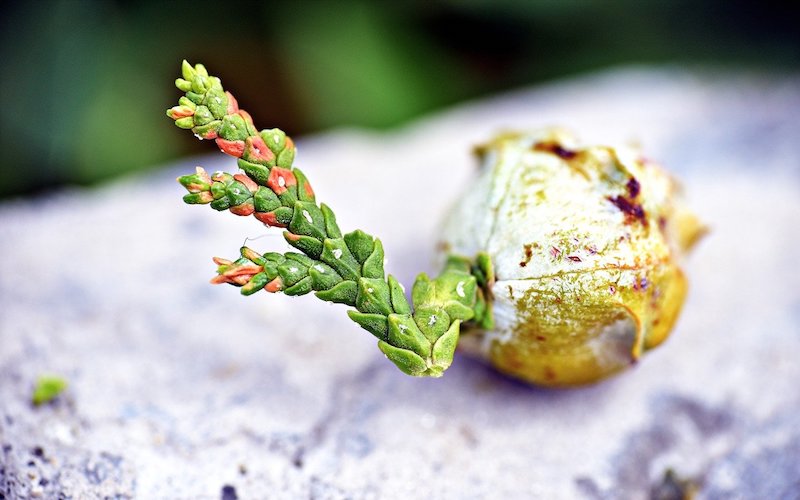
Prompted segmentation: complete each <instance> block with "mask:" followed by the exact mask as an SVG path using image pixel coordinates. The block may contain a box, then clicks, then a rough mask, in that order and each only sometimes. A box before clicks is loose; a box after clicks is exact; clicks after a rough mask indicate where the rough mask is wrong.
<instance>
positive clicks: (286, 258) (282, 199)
mask: <svg viewBox="0 0 800 500" xmlns="http://www.w3.org/2000/svg"><path fill="white" fill-rule="evenodd" d="M176 86H177V87H178V88H179V89H180V90H182V91H184V92H186V96H185V97H182V98H181V99H180V101H179V105H178V106H176V107H174V108H172V109H170V110H169V111H167V114H168V115H169V116H170V117H171V118H173V119H175V123H176V125H177V126H179V127H181V128H185V129H191V130H192V131H193V132H194V133H195V134H196V135H197V136H198V137H200V138H203V139H216V141H217V145H218V146H219V147H220V149H221V150H222V151H223V152H225V153H228V154H231V155H232V156H235V157H237V158H238V166H239V168H241V169H242V171H243V172H244V173H243V174H238V175H231V174H227V173H215V174H214V175H213V176H209V175H208V174H206V173H205V171H203V170H202V169H200V168H198V171H197V173H195V174H191V175H186V176H183V177H180V178H179V179H178V181H179V182H180V183H181V184H182V185H183V186H184V187H186V188H187V190H188V191H189V194H187V195H186V196H184V201H185V202H186V203H190V204H209V205H210V206H211V207H212V208H214V209H215V210H219V211H222V210H229V211H231V212H232V213H234V214H237V215H253V216H255V217H256V218H257V219H259V220H260V221H262V222H264V223H265V224H267V225H269V226H276V227H283V228H286V231H285V232H284V237H285V239H286V241H287V242H288V243H289V244H290V245H292V246H293V247H294V248H295V249H297V250H298V251H299V253H298V252H287V253H283V254H281V253H275V252H270V253H266V254H263V255H261V254H259V253H257V252H255V251H254V250H252V249H250V248H248V247H242V249H241V257H240V258H239V259H237V260H235V261H227V260H223V259H216V261H217V263H218V264H219V267H218V269H217V272H218V277H217V278H216V279H215V282H220V283H222V282H227V283H231V284H233V285H236V286H240V287H241V292H242V293H243V294H244V295H251V294H253V293H255V292H258V291H259V290H262V289H265V290H267V291H270V292H277V291H282V292H283V293H285V294H286V295H304V294H307V293H311V292H314V293H315V295H316V296H317V297H318V298H320V299H322V300H325V301H329V302H336V303H341V304H346V305H348V306H351V307H353V308H354V309H355V310H351V311H348V315H349V316H350V318H351V319H352V320H353V321H355V322H356V323H358V324H359V325H360V326H361V327H362V328H364V329H365V330H367V331H369V332H370V333H372V334H373V335H374V336H375V337H377V338H378V347H379V348H380V350H381V351H382V352H383V353H384V354H385V355H386V356H387V357H388V358H389V359H390V360H391V361H393V362H394V363H395V364H396V365H397V366H398V367H399V368H400V369H401V370H402V371H403V372H405V373H408V374H410V375H417V376H440V375H441V374H442V373H443V372H444V370H445V369H447V367H448V366H449V365H450V363H451V362H452V359H453V353H454V351H455V347H456V344H457V343H458V337H459V331H460V325H461V324H462V323H463V322H465V321H473V322H475V323H477V324H479V325H480V326H484V327H485V326H489V325H490V324H491V315H490V313H489V308H488V305H487V300H486V291H485V290H487V289H488V287H489V285H490V284H491V281H492V279H493V278H492V274H491V265H490V263H489V260H488V258H486V257H485V256H479V257H478V259H476V260H475V262H472V261H470V260H468V259H465V258H460V257H451V258H450V259H449V260H448V262H447V264H446V266H445V269H444V271H443V272H442V273H441V274H440V275H439V276H438V277H436V278H435V279H433V280H431V279H430V278H428V277H427V276H426V275H424V274H422V275H420V276H419V277H418V278H417V280H416V282H415V283H414V287H413V289H412V293H411V298H412V303H413V307H412V304H409V303H408V300H407V299H406V296H405V293H404V290H403V287H402V285H400V283H399V282H398V281H397V280H396V279H395V278H394V277H393V276H388V277H387V276H386V274H385V271H384V267H383V266H384V251H383V245H382V244H381V241H380V240H379V239H377V238H375V237H373V236H371V235H369V234H366V233H365V232H363V231H361V230H355V231H352V232H350V233H347V234H344V235H343V234H342V233H341V231H340V229H339V226H338V224H337V223H336V217H335V215H334V213H333V211H332V210H331V209H330V208H329V207H328V206H326V205H324V204H319V205H318V204H317V202H316V199H315V195H314V192H313V190H312V189H311V186H310V184H309V183H308V180H307V178H306V177H305V175H304V174H303V173H302V172H301V171H300V170H298V169H297V168H293V167H292V162H293V160H294V154H295V150H294V144H293V142H292V141H291V139H289V138H288V137H287V136H286V134H284V133H283V132H282V131H280V130H278V129H271V130H262V131H260V132H259V131H257V130H256V128H255V127H254V126H253V124H252V120H251V119H250V116H249V115H248V114H247V113H246V112H243V111H241V110H239V109H238V106H237V105H236V102H235V100H234V99H233V97H232V96H231V95H230V94H228V93H227V92H225V91H224V90H223V88H222V84H221V82H220V80H219V78H216V77H213V76H209V75H208V73H207V72H206V70H205V68H204V67H203V66H202V65H196V66H194V67H192V66H191V65H189V64H188V63H187V62H185V61H184V64H183V78H179V79H178V80H176Z"/></svg>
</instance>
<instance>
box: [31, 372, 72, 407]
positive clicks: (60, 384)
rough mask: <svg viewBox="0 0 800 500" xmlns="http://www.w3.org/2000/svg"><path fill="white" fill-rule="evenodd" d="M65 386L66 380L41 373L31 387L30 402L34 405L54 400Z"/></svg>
mask: <svg viewBox="0 0 800 500" xmlns="http://www.w3.org/2000/svg"><path fill="white" fill-rule="evenodd" d="M66 388H67V381H66V380H64V379H63V378H61V377H59V376H56V375H42V376H40V377H39V379H38V380H37V381H36V387H34V389H33V395H32V396H31V402H32V403H33V404H34V405H36V406H39V405H43V404H45V403H49V402H50V401H52V400H54V399H55V398H57V397H58V395H59V394H61V393H62V392H63V391H64V389H66Z"/></svg>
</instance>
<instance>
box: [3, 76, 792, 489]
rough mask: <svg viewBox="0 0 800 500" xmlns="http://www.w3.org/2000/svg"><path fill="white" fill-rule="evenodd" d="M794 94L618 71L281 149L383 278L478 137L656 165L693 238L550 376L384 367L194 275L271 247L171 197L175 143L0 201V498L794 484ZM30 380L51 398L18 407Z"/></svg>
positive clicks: (319, 306) (461, 177) (341, 339)
mask: <svg viewBox="0 0 800 500" xmlns="http://www.w3.org/2000/svg"><path fill="white" fill-rule="evenodd" d="M165 82H166V83H168V82H167V81H166V80H165ZM243 104H245V105H246V103H243ZM799 112H800V78H797V77H775V76H770V77H766V76H758V75H741V74H724V75H720V74H711V73H689V72H685V71H682V70H677V69H663V70H638V69H629V70H622V71H614V72H608V73H604V74H600V75H595V76H591V77H585V78H581V79H577V80H573V81H568V82H562V83H559V84H557V85H552V86H548V87H541V88H537V89H532V90H529V91H521V92H517V93H513V94H509V95H504V96H500V97H497V98H494V99H490V100H486V101H482V102H477V103H474V104H470V105H467V106H464V107H461V108H458V109H454V110H452V111H449V112H446V113H443V114H440V115H437V116H433V117H430V118H428V119H425V120H422V121H420V122H417V123H415V124H413V125H412V126H410V127H409V128H407V129H403V130H399V131H395V132H393V133H391V134H386V135H379V134H370V133H366V132H360V131H342V132H337V133H332V134H328V135H324V136H318V137H314V138H307V139H304V140H300V141H298V144H299V152H300V156H299V158H298V162H297V163H298V165H299V166H301V167H302V168H303V169H304V171H305V172H307V174H308V175H309V177H310V179H311V180H312V182H313V183H314V187H315V189H316V191H317V194H318V197H319V199H320V200H322V201H325V202H327V203H329V204H330V205H331V206H333V207H334V208H335V209H336V211H337V214H338V216H339V221H340V223H341V225H342V227H343V228H344V229H353V228H355V227H362V228H363V229H365V230H368V231H370V232H373V233H374V234H377V235H379V236H380V237H381V238H382V239H383V240H384V243H385V246H386V253H387V255H388V256H389V259H390V260H389V263H388V270H389V271H390V272H393V273H394V274H396V275H398V276H399V277H400V278H401V279H402V281H404V282H406V283H409V282H410V280H411V279H412V278H413V275H414V274H416V272H418V271H429V272H430V271H434V269H433V266H432V260H433V258H432V257H433V248H434V245H435V242H436V237H435V231H436V227H437V224H438V223H439V221H440V220H441V218H442V216H443V213H444V211H445V210H446V207H447V206H448V205H449V204H451V203H452V201H453V200H455V199H456V197H457V196H458V193H459V192H460V190H461V189H463V188H464V187H465V186H466V185H467V182H468V180H469V179H470V178H471V176H472V174H473V171H474V163H473V160H472V159H471V158H470V156H469V149H470V147H471V146H472V145H473V144H475V143H478V142H480V141H481V140H483V139H484V138H486V137H487V136H489V135H490V134H492V133H494V132H496V131H497V130H499V129H502V128H518V127H526V128H530V127H538V126H544V125H551V124H561V125H565V126H567V127H569V128H572V129H573V130H575V131H576V132H577V134H578V135H579V136H581V137H582V138H583V139H584V140H586V141H587V142H608V141H612V142H618V141H628V140H636V141H638V142H640V143H641V144H642V147H643V149H644V151H645V152H646V153H647V154H648V155H649V156H650V157H652V158H656V159H658V160H660V161H661V162H662V163H664V164H665V165H666V166H667V167H668V168H670V169H671V170H672V171H674V172H676V173H677V174H678V175H679V176H680V177H682V179H683V180H684V182H685V186H686V189H687V195H688V199H689V201H690V204H691V205H692V206H693V208H694V209H695V210H696V211H697V212H698V213H699V214H701V215H702V216H703V217H704V218H705V220H706V221H707V222H708V223H709V225H710V226H711V228H712V233H711V235H710V236H708V237H707V238H706V240H705V241H703V242H702V243H701V244H700V245H699V248H698V249H697V250H696V252H694V254H693V255H692V257H691V259H690V260H689V262H688V266H687V267H688V275H689V277H690V279H691V292H690V298H689V301H688V303H687V304H686V306H685V309H684V312H683V316H682V317H681V319H680V321H679V323H678V326H677V329H676V330H675V332H674V333H673V336H672V338H671V339H670V340H669V341H668V342H667V343H666V344H665V345H664V346H662V347H661V348H659V349H658V350H656V351H654V352H652V353H650V354H649V355H647V356H646V357H645V358H644V360H643V361H642V363H640V365H639V366H637V367H636V368H635V369H633V370H632V371H630V372H628V373H625V374H623V375H622V376H619V377H617V378H615V379H612V380H610V381H607V382H604V383H601V384H599V385H596V386H593V387H586V388H582V389H576V390H543V389H539V388H534V387H529V386H526V385H523V384H521V383H518V382H515V381H513V380H509V379H507V378H504V377H502V376H500V375H498V374H496V373H495V372H493V371H492V370H491V369H490V368H487V367H486V366H484V365H482V364H480V363H478V362H476V361H473V360H470V359H467V358H465V357H463V356H457V357H456V361H455V363H454V365H453V367H452V368H451V369H450V370H449V371H448V372H447V373H446V376H445V377H444V378H442V379H438V380H420V379H413V378H409V377H406V376H404V375H403V374H401V373H400V372H399V371H398V370H397V369H396V368H395V367H394V366H393V365H392V364H391V363H389V362H388V361H387V360H385V359H383V357H382V356H381V355H380V353H379V351H378V350H377V349H376V347H375V342H374V340H373V339H372V337H371V336H370V335H369V334H367V333H366V332H363V331H361V330H359V329H358V328H357V326H356V325H355V324H354V323H352V322H350V321H349V320H348V319H347V317H346V315H345V313H344V308H343V307H339V306H334V305H329V304H325V303H321V302H319V301H316V300H315V299H314V298H313V297H303V298H299V299H291V298H287V297H283V296H272V295H267V294H259V295H256V296H254V297H250V298H243V297H241V296H239V295H238V294H237V293H235V290H233V289H231V288H229V287H212V286H210V285H208V284H207V282H206V281H207V279H208V278H210V276H211V275H212V273H213V266H212V264H211V262H210V260H209V258H210V256H212V255H222V256H233V255H235V254H236V252H237V250H238V247H239V245H240V244H241V243H242V241H243V240H244V239H245V237H251V238H256V237H261V236H262V235H268V236H266V237H264V238H260V239H257V240H254V241H251V245H252V246H254V247H256V248H258V249H261V250H266V249H277V248H283V245H282V238H281V237H280V236H278V233H277V232H275V233H273V232H272V231H269V230H265V229H264V228H261V227H259V225H258V224H257V223H255V221H253V220H244V219H239V218H236V217H234V216H231V215H225V214H221V215H220V214H215V213H213V211H211V210H209V209H207V208H199V207H188V206H184V205H183V204H182V203H181V202H180V196H181V189H179V186H178V185H177V184H176V183H175V182H174V180H173V179H174V177H175V175H177V174H179V173H183V172H186V171H189V170H191V167H192V166H193V165H192V164H191V163H188V162H187V163H185V164H182V165H176V166H173V167H172V168H169V169H168V170H167V171H164V172H163V173H161V172H159V173H154V174H151V175H149V176H146V177H144V178H130V179H126V180H122V181H119V182H117V183H115V184H113V185H108V186H105V187H102V188H100V189H93V190H78V189H74V190H65V191H63V192H60V193H58V194H55V195H51V196H48V197H44V198H36V199H27V200H19V201H10V202H5V203H3V204H2V205H0V257H2V258H0V498H3V497H5V498H12V499H16V498H31V497H42V498H76V499H77V498H81V499H91V498H131V497H136V498H147V499H151V498H152V499H159V498H222V499H233V498H240V499H249V498H278V499H283V498H287V499H293V498H314V499H335V498H353V499H370V498H411V497H416V498H459V499H462V498H466V499H469V498H508V499H515V498H548V499H561V498H566V499H572V498H588V499H615V498H625V499H637V498H648V497H649V496H650V495H651V494H654V493H657V492H658V493H663V492H669V491H672V492H674V491H676V489H679V488H680V486H679V484H678V483H680V482H684V483H682V484H683V485H684V486H685V485H686V483H685V482H687V481H688V482H690V483H691V484H692V485H693V487H695V488H697V489H699V497H700V498H709V499H716V498H777V499H796V498H800V496H798V495H799V494H798V492H800V416H798V415H800V391H798V389H797V383H798V381H800V363H798V359H800V268H799V267H798V266H797V257H796V253H797V250H796V249H797V247H798V244H800V182H799V181H800V140H798V137H799V136H798V130H799V129H800V125H798V118H797V117H798V114H799ZM153 113H156V114H157V113H161V110H154V111H153ZM256 119H257V121H258V123H260V124H261V126H273V125H275V124H272V123H264V122H261V121H259V117H256ZM278 125H279V124H278ZM180 134H181V133H180V132H179V131H178V130H176V131H175V135H176V139H175V140H181V135H180ZM144 146H145V145H143V147H144ZM197 160H198V161H197V162H198V163H200V164H203V165H204V166H205V167H206V168H207V169H209V170H213V169H223V168H224V169H228V170H231V169H233V168H234V162H232V161H230V160H227V159H225V158H223V157H222V156H221V155H213V156H209V157H204V158H200V159H197ZM192 163H193V162H192ZM387 200H394V201H395V203H393V204H392V206H395V207H396V206H397V202H398V201H399V202H400V203H401V205H400V206H401V207H402V209H400V210H397V209H391V208H390V204H389V203H387ZM51 372H54V373H59V374H62V375H64V376H65V377H66V378H68V380H69V384H70V386H69V389H68V390H67V392H66V393H65V394H64V395H63V396H62V397H61V398H59V399H58V400H57V401H56V402H55V403H53V404H51V405H47V406H43V407H39V408H33V407H32V406H31V405H30V403H29V400H30V395H31V390H32V386H33V383H34V381H35V379H36V377H37V376H38V375H39V374H42V373H51ZM668 470H673V471H674V473H675V474H674V477H676V478H677V479H670V476H667V475H666V471H668Z"/></svg>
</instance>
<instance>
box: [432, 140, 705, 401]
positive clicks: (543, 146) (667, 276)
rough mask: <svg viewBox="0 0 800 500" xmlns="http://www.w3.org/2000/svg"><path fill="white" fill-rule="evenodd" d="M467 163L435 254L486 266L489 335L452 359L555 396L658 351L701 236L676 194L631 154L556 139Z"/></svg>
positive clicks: (495, 149)
mask: <svg viewBox="0 0 800 500" xmlns="http://www.w3.org/2000/svg"><path fill="white" fill-rule="evenodd" d="M478 153H479V155H480V156H481V159H482V162H483V165H482V167H481V172H480V174H479V178H478V180H477V182H476V184H475V185H474V186H473V187H472V188H471V190H469V191H468V192H467V193H466V194H465V195H464V196H463V198H462V199H461V200H460V201H459V203H458V204H457V206H456V207H455V209H454V210H453V211H452V213H451V214H450V216H449V218H448V220H447V221H446V223H445V228H444V231H443V235H444V243H445V244H444V246H443V247H444V248H445V249H446V251H447V252H448V253H452V254H459V255H475V254H477V253H478V252H487V253H488V254H489V256H490V258H491V260H492V263H493V264H494V269H495V275H496V281H495V283H494V285H492V287H491V292H492V294H493V302H492V308H493V312H494V319H495V325H494V327H493V328H492V329H491V330H489V331H478V332H473V334H471V335H470V334H469V333H468V334H465V335H464V336H463V337H462V339H461V343H460V346H461V347H462V349H463V350H465V351H467V352H470V353H474V354H476V355H478V356H481V357H483V358H485V359H488V360H489V361H490V362H491V364H492V365H494V366H495V367H497V368H498V369H499V370H501V371H503V372H506V373H508V374H511V375H513V376H516V377H519V378H522V379H524V380H527V381H530V382H534V383H537V384H542V385H552V386H565V385H577V384H584V383H590V382H594V381H597V380H600V379H602V378H604V377H607V376H609V375H611V374H613V373H616V372H618V371H620V370H622V369H623V368H625V367H627V366H630V365H631V364H633V363H634V362H636V360H637V359H638V358H639V356H640V355H641V353H642V352H644V351H646V350H648V349H652V348H653V347H655V346H657V345H658V344H660V343H661V342H662V341H663V340H664V339H665V338H666V337H667V336H668V335H669V331H670V329H671V328H672V326H673V324H674V323H675V320H676V318H677V316H678V313H679V311H680V308H681V305H682V304H683V301H684V297H685V295H686V279H685V278H684V275H683V272H682V271H681V269H680V267H679V264H680V260H681V257H682V255H683V254H684V253H685V252H686V251H687V250H688V249H689V248H690V247H691V246H692V244H693V243H694V242H695V241H696V240H697V239H698V237H699V236H700V235H701V234H702V233H703V231H704V228H703V226H702V225H701V224H700V223H699V221H698V220H697V218H695V217H694V216H693V215H692V214H691V213H689V212H688V211H687V210H686V209H684V208H683V206H682V205H681V202H680V199H679V198H680V196H679V195H680V193H679V191H680V190H679V187H678V185H677V184H676V182H675V181H674V180H673V179H672V178H671V177H670V176H669V175H668V174H667V173H666V172H664V171H663V170H662V169H661V168H659V167H658V166H657V165H655V164H653V163H651V162H649V161H647V160H645V159H643V158H642V157H641V156H640V155H639V154H638V152H636V151H633V150H629V149H624V148H610V147H603V146H590V147H580V146H579V145H578V144H577V143H576V140H575V139H574V138H573V137H571V136H570V135H569V134H567V133H566V132H563V131H560V130H546V131H542V132H534V133H528V134H524V133H514V134H505V135H502V136H499V137H497V138H496V139H494V140H493V141H492V142H490V143H489V144H487V145H485V146H482V147H481V148H479V149H478ZM466 221H469V222H468V223H467V222H466Z"/></svg>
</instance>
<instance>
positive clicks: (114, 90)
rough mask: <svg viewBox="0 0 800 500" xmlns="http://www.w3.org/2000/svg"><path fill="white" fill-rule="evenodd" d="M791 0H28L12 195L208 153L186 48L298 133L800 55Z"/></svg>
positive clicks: (8, 149)
mask: <svg viewBox="0 0 800 500" xmlns="http://www.w3.org/2000/svg"><path fill="white" fill-rule="evenodd" d="M797 5H798V4H797V3H795V2H778V1H762V2H756V1H753V2H748V1H744V0H672V1H667V0H664V1H655V0H652V1H648V0H644V1H642V0H615V1H600V0H583V1H579V0H565V1H514V0H494V1H492V0H466V1H457V0H449V1H448V0H427V1H426V0H408V1H404V2H379V1H367V0H343V1H322V0H320V1H295V2H270V1H265V2H252V1H243V0H227V1H206V0H195V1H190V2H183V1H181V2H178V1H164V0H160V1H133V0H116V1H107V2H100V1H88V0H85V1H80V0H49V1H44V0H43V1H16V2H11V3H9V2H6V6H5V7H4V11H5V12H4V15H3V18H2V21H0V39H1V40H2V43H1V44H0V55H1V57H0V63H1V64H2V73H1V75H2V76H1V78H2V80H1V81H0V96H2V102H3V105H2V116H1V117H0V150H2V160H0V175H1V176H2V182H0V197H3V196H5V197H7V196H13V195H24V194H31V193H36V192H40V191H42V190H45V189H49V188H52V187H55V186H59V185H63V184H91V183H94V182H97V181H100V180H103V179H108V178H111V177H114V176H117V175H120V174H123V173H126V172H130V171H133V170H138V169H143V168H153V167H154V166H156V165H158V164H163V163H165V162H168V161H169V160H171V159H174V158H176V157H179V156H181V155H186V154H190V153H200V152H208V149H207V147H202V146H201V145H199V144H198V143H197V141H194V140H193V139H192V138H191V137H189V136H187V135H186V134H176V133H173V132H174V131H173V130H172V128H171V127H173V125H172V123H171V120H169V119H167V118H166V117H165V116H164V114H163V113H164V110H165V109H166V108H168V107H170V106H172V105H173V102H174V101H175V100H176V99H177V96H178V92H177V91H176V90H175V89H174V88H172V85H171V81H172V79H174V78H175V77H177V76H178V71H179V63H180V60H181V59H183V58H187V59H189V61H191V62H193V63H194V62H203V63H205V64H206V66H207V67H208V68H209V69H210V71H211V72H212V73H213V74H217V75H220V76H221V77H223V82H224V83H225V85H226V87H228V88H230V89H233V90H235V92H236V95H237V96H238V98H239V102H240V103H242V104H243V105H244V106H245V107H246V108H247V109H248V110H250V111H251V113H252V114H253V116H254V117H255V118H256V123H257V125H259V126H260V127H273V126H279V127H281V128H283V129H284V130H286V131H287V132H288V133H290V134H292V135H300V134H305V133H309V132H314V131H319V130H324V129H327V128H331V127H337V126H362V127H371V128H389V127H393V126H397V125H399V124H402V123H404V122H406V121H408V120H410V119H413V118H414V117H417V116H420V115H421V114H424V113H427V112H431V111H433V110H436V109H439V108H442V107H444V106H447V105H450V104H453V103H456V102H459V101H464V100H467V99H471V98H477V97H480V96H483V95H487V94H491V93H493V92H498V91H502V90H505V89H512V88H516V87H521V86H524V85H529V84H532V83H536V82H541V81H546V80H551V79H555V78H559V77H564V76H569V75H573V74H578V73H581V72H586V71H591V70H596V69H600V68H604V67H608V66H614V65H627V64H680V65H703V66H712V67H714V68H727V67H736V68H747V69H753V70H758V71H765V72H772V71H796V70H797V69H798V66H800V35H798V33H800V29H798V25H800V15H799V13H800V8H798V6H797Z"/></svg>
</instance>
